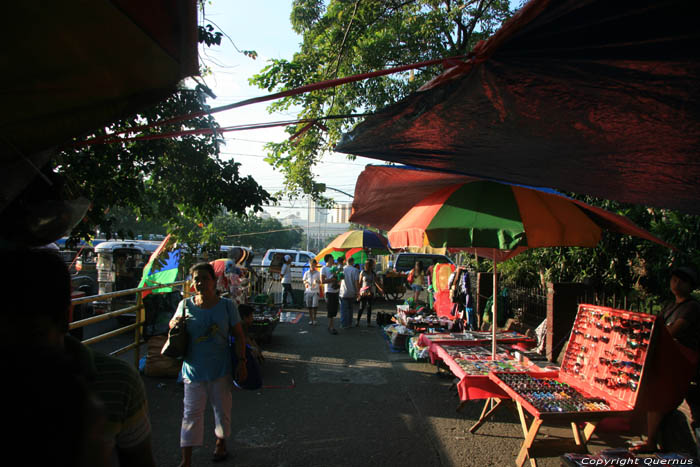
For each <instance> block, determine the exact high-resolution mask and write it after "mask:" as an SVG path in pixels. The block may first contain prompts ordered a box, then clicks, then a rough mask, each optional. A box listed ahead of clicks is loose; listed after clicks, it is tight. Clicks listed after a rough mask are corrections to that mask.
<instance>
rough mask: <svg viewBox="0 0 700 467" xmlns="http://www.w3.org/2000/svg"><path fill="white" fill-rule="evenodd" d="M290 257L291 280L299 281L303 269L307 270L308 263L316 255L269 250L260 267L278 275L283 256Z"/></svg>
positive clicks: (300, 251)
mask: <svg viewBox="0 0 700 467" xmlns="http://www.w3.org/2000/svg"><path fill="white" fill-rule="evenodd" d="M285 255H289V256H291V257H292V279H293V280H301V278H302V277H303V275H304V269H306V268H308V266H309V262H310V261H311V260H312V259H313V258H315V257H316V254H314V253H312V252H310V251H303V250H284V249H270V250H267V251H266V252H265V256H263V259H262V262H261V266H262V267H264V268H269V272H271V273H279V271H280V269H281V268H282V263H283V262H284V256H285Z"/></svg>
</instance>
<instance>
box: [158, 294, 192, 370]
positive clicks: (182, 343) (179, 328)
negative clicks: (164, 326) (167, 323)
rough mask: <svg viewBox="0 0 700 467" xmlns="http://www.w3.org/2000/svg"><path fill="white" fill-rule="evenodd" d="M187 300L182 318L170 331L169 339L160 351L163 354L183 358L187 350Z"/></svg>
mask: <svg viewBox="0 0 700 467" xmlns="http://www.w3.org/2000/svg"><path fill="white" fill-rule="evenodd" d="M186 311H187V301H185V305H184V306H183V307H182V319H181V320H180V321H178V323H177V324H176V325H175V326H173V327H172V328H170V330H169V331H168V340H166V341H165V345H164V346H163V348H162V349H161V351H160V354H161V355H165V356H166V357H170V358H183V357H184V356H185V352H187V341H188V337H187V324H186V321H187V319H186Z"/></svg>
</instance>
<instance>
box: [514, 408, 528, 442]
mask: <svg viewBox="0 0 700 467" xmlns="http://www.w3.org/2000/svg"><path fill="white" fill-rule="evenodd" d="M515 406H516V407H517V408H518V417H519V418H520V427H521V428H522V429H523V437H524V438H527V432H528V427H527V417H526V416H525V411H524V410H523V406H522V404H520V402H518V401H516V402H515Z"/></svg>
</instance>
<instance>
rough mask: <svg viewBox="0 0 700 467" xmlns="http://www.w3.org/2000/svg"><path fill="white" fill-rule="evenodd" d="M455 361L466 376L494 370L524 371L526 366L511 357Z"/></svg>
mask: <svg viewBox="0 0 700 467" xmlns="http://www.w3.org/2000/svg"><path fill="white" fill-rule="evenodd" d="M454 361H455V362H457V364H458V365H459V366H460V368H462V369H463V370H464V372H465V373H466V374H467V376H486V375H488V374H489V373H491V372H494V371H508V372H514V373H516V372H520V373H525V372H527V371H528V368H527V367H526V366H524V365H523V364H522V363H520V362H518V361H517V360H513V359H507V358H506V359H500V360H465V359H463V358H455V359H454Z"/></svg>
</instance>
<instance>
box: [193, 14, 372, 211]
mask: <svg viewBox="0 0 700 467" xmlns="http://www.w3.org/2000/svg"><path fill="white" fill-rule="evenodd" d="M291 3H292V2H291V0H259V1H256V2H251V1H241V0H235V1H234V0H214V1H213V2H211V3H210V4H207V5H206V7H205V12H204V16H205V18H206V19H207V20H209V21H210V22H212V23H214V24H215V25H216V26H218V28H219V29H220V30H221V31H223V32H224V33H225V34H226V35H228V38H227V37H224V38H223V40H222V43H221V46H213V47H211V48H208V47H200V61H203V62H204V64H206V65H207V66H209V67H210V68H211V69H212V74H211V75H209V76H206V77H204V82H205V83H206V84H207V85H208V86H209V87H210V88H211V89H212V90H213V91H214V94H215V95H216V96H217V97H216V99H210V100H209V101H208V104H209V105H211V106H212V107H218V106H222V105H226V104H230V103H233V102H238V101H241V100H244V99H248V98H251V97H258V96H262V95H267V94H268V91H267V90H266V89H259V88H257V87H254V86H250V85H249V84H248V79H249V78H250V77H252V76H253V75H254V74H257V73H259V72H260V70H261V69H262V68H263V67H265V65H266V64H267V61H268V60H269V59H273V58H274V59H282V58H284V59H288V60H291V59H292V56H293V54H294V52H296V51H297V50H298V49H299V44H300V43H301V41H302V38H301V36H298V35H296V33H295V32H294V31H292V28H291V24H290V22H289V13H290V10H291ZM232 41H233V44H235V46H234V45H233V44H232ZM236 48H238V49H239V50H255V51H256V52H257V53H258V57H257V59H256V60H252V59H250V58H249V57H247V56H245V55H243V54H242V53H240V52H238V51H237V50H236ZM271 102H272V101H270V102H266V103H260V104H253V105H248V106H244V107H240V108H237V109H233V110H229V111H224V112H220V113H217V114H215V118H216V120H217V122H218V123H219V124H220V125H221V126H230V125H240V124H250V123H262V122H270V121H279V120H291V119H294V118H296V113H295V112H294V111H293V110H289V111H288V112H285V113H276V114H269V113H268V112H267V106H268V105H269V104H270V103H271ZM224 136H225V139H226V145H225V146H223V147H222V148H221V149H222V158H225V159H228V158H233V159H234V160H235V161H236V162H240V163H241V167H240V170H241V173H242V175H252V176H253V178H254V179H255V180H256V181H257V182H258V183H259V184H260V185H262V186H263V187H264V188H265V189H266V190H267V191H268V192H270V193H275V192H277V191H279V190H280V189H282V184H283V176H282V175H281V174H280V173H279V171H277V170H275V169H274V168H272V167H271V166H270V165H269V164H268V163H266V162H265V161H264V160H263V157H265V154H266V151H265V150H264V148H263V146H264V144H265V143H266V142H281V141H283V140H284V139H286V138H288V137H289V135H288V134H287V133H285V132H284V128H283V127H279V128H271V129H260V130H249V131H239V132H229V133H225V135H224ZM368 163H375V164H376V163H381V161H376V160H372V159H365V158H357V159H356V160H354V161H351V160H348V159H347V157H346V155H344V154H330V155H326V156H325V157H324V162H323V163H322V164H321V165H319V166H317V167H316V168H315V169H314V174H315V175H320V174H322V175H323V176H322V177H316V180H317V181H319V182H323V183H326V185H328V186H330V187H333V188H337V189H339V190H341V191H344V192H346V193H350V194H353V193H354V191H355V181H356V179H357V176H358V175H359V174H360V172H361V171H362V169H363V168H364V166H365V165H366V164H368ZM326 194H327V196H329V197H331V198H333V199H335V200H336V201H338V202H339V203H350V202H352V199H351V198H350V197H348V196H345V195H343V194H341V193H337V192H334V191H327V192H326ZM280 204H281V206H282V207H274V208H268V209H266V211H268V212H269V213H270V214H272V215H273V216H275V217H285V216H287V215H289V214H298V215H299V216H300V217H302V218H306V216H307V201H306V200H305V199H299V200H291V201H290V200H287V199H286V198H285V199H282V200H281V201H280Z"/></svg>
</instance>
